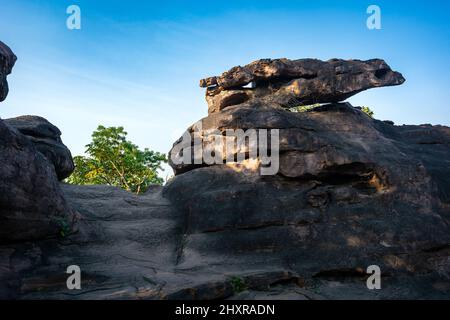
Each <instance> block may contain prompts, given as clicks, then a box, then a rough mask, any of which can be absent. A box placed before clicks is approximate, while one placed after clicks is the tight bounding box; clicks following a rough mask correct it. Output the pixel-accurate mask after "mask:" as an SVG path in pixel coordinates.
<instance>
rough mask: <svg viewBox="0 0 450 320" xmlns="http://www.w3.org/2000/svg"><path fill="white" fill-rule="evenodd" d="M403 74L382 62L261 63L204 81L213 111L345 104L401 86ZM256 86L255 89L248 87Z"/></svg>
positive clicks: (235, 69) (340, 60)
mask: <svg viewBox="0 0 450 320" xmlns="http://www.w3.org/2000/svg"><path fill="white" fill-rule="evenodd" d="M404 81H405V79H404V78H403V76H402V75H401V74H400V73H398V72H395V71H392V69H391V68H390V67H389V66H388V65H387V63H386V62H384V61H383V60H380V59H372V60H367V61H361V60H342V59H332V60H328V61H321V60H317V59H299V60H289V59H273V60H272V59H261V60H257V61H254V62H252V63H250V64H248V65H246V66H244V67H241V66H237V67H234V68H232V69H230V70H229V71H227V72H225V73H223V74H222V75H221V76H218V77H210V78H206V79H202V80H201V81H200V86H201V87H206V88H207V90H206V100H207V102H208V112H209V113H213V112H218V111H220V110H222V109H224V108H227V107H229V106H232V105H238V104H243V103H246V104H255V103H257V102H259V103H266V104H267V103H273V104H277V105H279V106H282V107H287V108H288V107H296V106H298V105H308V104H314V103H329V102H340V101H344V100H346V99H347V98H349V97H351V96H353V95H355V94H357V93H359V92H361V91H364V90H367V89H370V88H377V87H385V86H395V85H400V84H402V83H403V82H404ZM249 84H251V87H245V86H247V85H249Z"/></svg>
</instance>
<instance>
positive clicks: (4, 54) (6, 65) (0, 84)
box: [0, 41, 17, 102]
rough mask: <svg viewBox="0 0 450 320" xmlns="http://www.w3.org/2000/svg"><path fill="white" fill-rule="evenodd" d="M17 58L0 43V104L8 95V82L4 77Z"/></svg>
mask: <svg viewBox="0 0 450 320" xmlns="http://www.w3.org/2000/svg"><path fill="white" fill-rule="evenodd" d="M16 60H17V57H16V56H15V55H14V53H13V52H12V51H11V49H10V48H9V47H8V46H7V45H6V44H4V43H3V42H1V41H0V102H1V101H3V100H5V99H6V96H7V95H8V82H7V81H6V77H7V76H8V74H10V73H11V70H12V68H13V67H14V64H15V63H16Z"/></svg>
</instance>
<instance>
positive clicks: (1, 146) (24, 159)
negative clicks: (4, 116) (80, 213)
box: [0, 120, 74, 242]
mask: <svg viewBox="0 0 450 320" xmlns="http://www.w3.org/2000/svg"><path fill="white" fill-rule="evenodd" d="M0 163H1V166H0V242H15V241H24V240H35V239H42V238H48V237H57V236H58V235H59V234H60V232H61V230H62V229H67V230H70V229H71V228H72V225H73V219H74V216H73V214H72V210H71V209H70V208H69V207H68V206H67V203H66V201H65V199H64V197H63V195H62V193H61V190H60V188H59V184H58V179H57V177H56V174H55V170H54V168H53V165H52V164H51V163H49V161H48V160H47V159H46V158H45V157H44V155H43V154H42V153H40V152H39V151H38V150H37V149H36V148H35V146H34V145H33V143H32V142H31V141H30V140H29V139H28V138H27V137H26V136H24V135H23V134H21V133H20V132H18V131H17V130H15V129H14V128H12V127H10V126H9V125H7V124H6V123H5V122H4V121H2V120H0Z"/></svg>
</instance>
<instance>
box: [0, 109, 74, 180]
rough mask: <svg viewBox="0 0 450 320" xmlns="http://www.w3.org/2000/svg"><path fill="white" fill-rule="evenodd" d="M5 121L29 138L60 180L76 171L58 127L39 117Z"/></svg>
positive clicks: (24, 117) (23, 117)
mask: <svg viewBox="0 0 450 320" xmlns="http://www.w3.org/2000/svg"><path fill="white" fill-rule="evenodd" d="M4 121H5V122H6V123H7V124H9V125H10V126H11V127H14V128H16V129H17V130H18V131H19V132H21V133H22V134H24V135H25V136H27V138H28V139H29V140H30V141H31V142H32V143H33V145H34V146H35V147H36V149H37V150H38V151H39V152H41V153H42V154H43V155H44V156H45V157H46V158H47V159H48V160H49V161H50V162H51V163H52V164H53V165H54V167H55V171H56V174H57V176H58V179H59V180H63V179H65V178H67V177H69V176H70V174H71V173H72V172H73V170H74V164H73V160H72V154H71V153H70V150H69V149H68V148H67V147H66V146H65V145H64V144H63V142H62V141H61V131H60V130H59V129H58V128H57V127H56V126H54V125H53V124H51V123H50V122H48V121H47V120H46V119H44V118H42V117H38V116H20V117H17V118H11V119H5V120H4Z"/></svg>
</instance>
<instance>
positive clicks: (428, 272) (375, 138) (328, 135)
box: [0, 50, 450, 299]
mask: <svg viewBox="0 0 450 320" xmlns="http://www.w3.org/2000/svg"><path fill="white" fill-rule="evenodd" d="M0 52H1V53H2V55H3V57H2V58H1V59H0V61H1V62H2V63H3V64H4V65H3V66H1V67H2V68H3V69H1V70H4V68H5V62H4V61H11V60H8V58H5V57H7V56H11V54H10V53H9V51H5V50H3V51H0ZM4 52H6V55H5V54H4ZM8 63H10V62H7V63H6V64H8ZM403 81H404V79H403V77H402V76H401V75H400V74H398V73H396V72H394V71H392V70H391V69H390V68H389V66H388V65H387V64H386V63H385V62H383V61H382V60H377V59H376V60H369V61H365V62H362V61H357V60H350V61H344V60H330V61H328V62H321V61H318V60H309V59H308V60H295V61H290V60H286V59H279V60H259V61H257V62H254V63H252V64H250V65H248V66H245V67H235V68H233V69H231V70H230V71H229V72H227V73H225V74H224V75H223V76H221V77H213V78H207V79H205V80H202V81H201V85H202V86H204V87H207V101H208V103H209V111H210V112H209V115H208V116H207V117H206V118H204V119H202V120H201V121H200V124H201V131H200V137H205V135H202V133H204V132H206V131H208V130H212V129H214V130H216V132H218V135H220V136H222V134H223V133H224V132H226V130H227V129H244V130H246V129H255V130H261V129H278V130H279V137H280V139H279V141H280V145H279V150H278V151H279V155H280V162H279V171H278V173H277V174H275V175H270V176H263V175H261V174H260V171H259V167H260V166H261V162H260V161H258V159H252V158H250V156H249V157H248V158H246V159H245V160H243V161H241V162H240V163H231V164H230V163H228V164H208V163H204V162H200V163H197V164H195V165H191V164H176V165H175V164H174V163H172V165H173V167H174V170H175V172H176V176H175V177H174V178H173V179H172V180H171V181H170V182H169V183H168V184H167V185H166V186H164V187H160V188H153V189H151V190H150V191H149V192H148V193H147V194H144V195H140V196H137V195H134V194H131V193H128V192H126V191H123V190H120V189H117V188H114V187H109V186H73V185H66V184H64V183H61V182H59V181H58V180H59V179H61V178H63V177H65V176H67V175H68V174H69V173H70V171H71V170H72V169H71V168H73V167H71V162H70V160H69V158H70V157H69V156H70V153H69V151H68V150H67V149H65V147H64V145H63V144H62V142H61V140H60V137H59V135H60V132H59V130H57V129H56V127H54V126H53V125H51V124H49V123H48V122H47V121H45V120H44V119H41V118H34V117H32V118H30V117H26V118H19V119H15V120H0V158H1V159H0V161H1V163H2V166H1V167H0V222H1V223H0V241H1V242H0V298H9V299H36V298H37V299H47V298H55V299H266V298H272V299H343V298H350V299H405V298H409V299H448V298H450V281H449V277H450V232H449V231H450V229H449V223H450V128H448V127H444V126H431V125H418V126H414V125H408V126H395V125H394V124H393V123H392V122H385V121H379V120H375V119H372V118H370V117H369V116H367V115H366V114H365V113H363V112H362V111H361V110H359V109H358V108H354V107H352V106H351V105H349V104H348V103H345V102H342V101H343V100H345V99H346V98H347V97H348V96H350V95H352V94H355V93H357V92H359V91H361V90H365V89H368V88H372V87H377V86H385V85H397V84H401V83H402V82H403ZM251 82H254V83H255V84H254V85H253V87H251V88H243V87H244V86H246V84H248V83H251ZM296 88H299V91H298V90H297V89H296ZM291 89H292V90H291ZM303 90H307V91H308V90H309V91H308V92H309V93H304V91H303ZM235 91H243V92H245V97H246V98H245V99H237V100H236V99H234V98H233V99H229V100H227V99H223V98H224V96H225V95H227V94H230V92H231V96H233V94H234V93H233V92H235ZM311 97H314V99H312V98H311ZM294 98H295V100H294ZM224 100H226V101H227V102H226V103H223V101H224ZM230 101H231V102H230ZM292 101H296V102H295V103H299V104H302V103H303V104H304V103H310V102H312V101H314V102H320V103H327V102H328V104H325V105H322V106H319V107H316V108H314V109H311V110H310V111H308V112H290V111H289V106H290V104H291V103H292ZM193 131H194V127H190V128H188V130H187V134H191V133H193ZM180 143H182V140H181V139H180V140H178V141H177V142H176V143H175V144H174V148H173V150H172V151H171V154H172V155H173V156H175V157H176V156H178V154H177V152H178V151H177V150H179V148H178V146H179V144H180ZM202 143H203V144H205V145H206V144H208V141H205V140H203V141H202ZM216 151H219V150H216ZM272 151H273V150H272ZM58 178H59V179H58ZM69 265H78V266H79V267H80V268H81V270H82V288H81V290H68V289H67V287H66V279H67V276H68V275H67V274H66V268H67V267H68V266H69ZM370 265H377V266H379V267H380V269H381V271H382V289H381V290H368V288H367V286H366V279H367V276H368V275H367V273H366V269H367V267H368V266H370Z"/></svg>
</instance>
